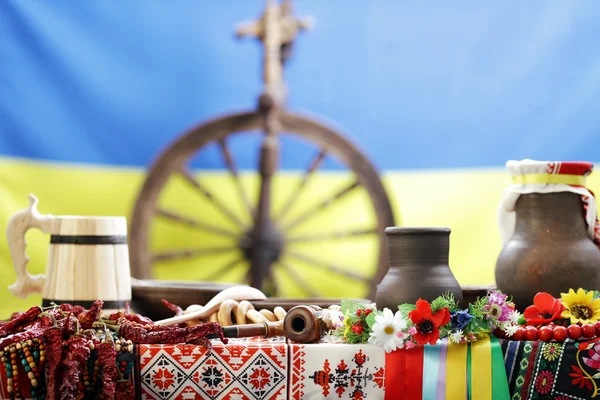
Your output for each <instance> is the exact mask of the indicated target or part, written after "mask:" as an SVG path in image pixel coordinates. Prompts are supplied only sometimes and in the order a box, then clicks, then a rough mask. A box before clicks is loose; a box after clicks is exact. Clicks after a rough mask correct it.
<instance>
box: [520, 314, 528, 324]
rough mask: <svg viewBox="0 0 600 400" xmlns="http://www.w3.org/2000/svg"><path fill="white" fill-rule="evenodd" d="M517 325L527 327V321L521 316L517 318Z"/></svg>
mask: <svg viewBox="0 0 600 400" xmlns="http://www.w3.org/2000/svg"><path fill="white" fill-rule="evenodd" d="M518 323H519V325H527V320H526V319H525V317H524V316H523V314H521V315H520V316H519V321H518Z"/></svg>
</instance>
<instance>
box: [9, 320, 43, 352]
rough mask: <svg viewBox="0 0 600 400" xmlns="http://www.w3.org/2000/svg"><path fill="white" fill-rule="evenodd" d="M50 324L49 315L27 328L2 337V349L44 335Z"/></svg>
mask: <svg viewBox="0 0 600 400" xmlns="http://www.w3.org/2000/svg"><path fill="white" fill-rule="evenodd" d="M50 326H52V320H51V319H50V318H48V317H42V318H41V319H39V320H37V321H35V323H33V324H31V326H30V327H29V328H28V329H27V330H25V331H22V332H17V333H13V334H12V335H9V336H6V337H4V338H2V339H0V349H3V348H5V347H6V346H10V345H12V344H15V343H19V342H24V341H27V340H29V339H33V338H40V337H42V336H43V335H44V331H45V330H46V329H47V328H48V327H50Z"/></svg>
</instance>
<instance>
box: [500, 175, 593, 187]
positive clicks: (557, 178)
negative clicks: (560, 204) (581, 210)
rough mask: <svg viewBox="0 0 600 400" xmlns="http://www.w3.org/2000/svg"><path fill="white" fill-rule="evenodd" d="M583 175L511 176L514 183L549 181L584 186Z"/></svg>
mask: <svg viewBox="0 0 600 400" xmlns="http://www.w3.org/2000/svg"><path fill="white" fill-rule="evenodd" d="M585 178H586V177H585V176H581V175H551V174H527V175H519V176H513V177H511V179H512V182H513V183H514V184H516V185H526V184H532V183H549V184H563V185H578V186H585Z"/></svg>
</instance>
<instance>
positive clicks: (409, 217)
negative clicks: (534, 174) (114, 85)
mask: <svg viewBox="0 0 600 400" xmlns="http://www.w3.org/2000/svg"><path fill="white" fill-rule="evenodd" d="M0 171H2V174H1V175H0V190H1V193H2V207H1V209H0V214H1V215H0V228H1V230H2V232H5V231H6V223H7V220H8V218H9V217H10V216H11V215H12V214H13V213H14V212H16V211H18V210H21V209H23V208H25V207H26V206H27V195H28V193H33V194H35V195H36V196H37V197H38V198H39V199H40V203H39V206H38V209H39V211H40V213H42V214H53V215H125V216H127V217H129V216H130V214H131V210H132V208H133V204H134V202H135V200H136V198H137V194H138V191H139V189H140V187H141V184H142V182H143V180H144V177H145V175H144V174H145V172H144V171H143V170H141V169H121V168H108V167H90V166H83V165H73V164H57V163H42V162H32V161H28V160H21V159H12V158H0ZM199 174H200V175H199V176H202V182H203V183H204V184H205V186H207V187H208V188H209V189H210V190H211V191H212V192H213V193H215V194H216V195H217V196H218V197H219V198H220V199H221V200H222V201H223V202H224V203H225V204H226V205H227V206H228V207H229V208H231V209H232V210H233V211H234V212H235V213H236V215H239V216H240V218H242V219H243V220H244V221H246V222H249V221H250V217H249V216H248V214H247V213H245V211H244V208H243V203H242V202H241V200H240V199H239V196H238V195H237V192H236V190H235V186H234V185H233V183H232V181H231V178H230V176H229V175H227V173H226V172H206V173H205V172H202V173H199ZM300 175H301V174H300V173H294V172H291V171H290V172H285V173H283V174H279V175H278V176H277V179H276V181H275V183H274V206H275V210H276V212H277V210H279V209H280V208H281V206H282V205H283V203H284V202H285V201H286V200H287V196H289V195H290V194H291V192H293V190H291V189H293V188H294V187H295V186H296V184H297V182H298V181H299V177H300ZM351 178H352V177H351V176H350V175H349V174H345V173H334V172H329V173H318V174H316V175H315V179H314V180H312V181H311V182H310V183H309V185H308V186H307V187H306V190H305V192H304V193H303V195H302V196H300V197H299V198H298V201H297V202H296V205H295V206H294V208H293V209H292V210H291V211H290V213H289V215H288V216H287V218H285V221H287V222H288V223H289V222H291V221H292V220H294V218H295V217H298V216H301V215H302V214H303V213H304V212H306V211H307V210H308V209H310V208H311V206H314V205H316V204H317V203H319V201H320V200H322V199H324V198H326V197H327V196H328V194H330V193H333V192H335V191H337V190H338V189H339V188H341V187H343V186H344V185H346V184H347V183H348V182H350V180H351ZM243 179H244V180H243V182H244V186H245V188H246V189H247V191H248V194H249V195H250V196H251V198H252V199H254V198H256V197H255V196H256V193H257V190H256V188H257V180H256V179H255V177H254V176H250V174H244V178H243ZM507 180H508V176H507V174H506V172H505V171H504V169H503V168H498V169H490V170H430V171H419V172H415V171H406V172H404V171H403V172H385V173H384V174H383V181H384V184H385V186H386V189H387V190H388V196H389V197H390V201H391V203H392V204H393V207H394V212H395V214H396V218H397V220H398V219H400V218H399V217H400V216H401V220H402V225H404V226H448V227H450V228H452V235H451V250H450V265H451V268H452V270H453V272H454V274H455V275H456V277H457V279H458V280H459V282H460V283H461V284H463V285H467V284H491V283H493V282H494V265H495V262H496V257H497V255H498V252H499V251H500V249H501V242H500V237H499V235H498V231H497V228H496V209H497V205H498V202H499V199H500V195H501V193H502V190H503V188H504V187H505V184H506V182H507ZM587 183H588V187H589V188H590V189H591V190H594V189H596V190H597V189H599V188H600V174H598V175H595V174H592V175H591V176H590V177H589V178H588V181H587ZM160 205H161V207H164V208H168V209H170V210H174V211H177V212H179V213H182V214H185V215H188V216H190V217H193V218H196V219H200V220H202V221H204V222H206V223H211V224H214V225H218V226H220V227H225V228H228V229H230V230H235V229H236V227H235V225H234V224H233V223H232V222H231V221H229V220H228V219H227V218H226V217H224V216H223V215H222V214H220V213H219V212H218V211H216V209H215V208H214V207H213V206H211V205H210V203H209V202H208V201H207V200H206V199H204V198H202V197H201V195H200V194H199V193H198V192H195V191H194V190H193V189H190V187H189V186H186V185H185V184H184V183H183V181H181V180H179V179H172V180H171V181H170V182H169V184H168V186H167V187H166V189H165V191H164V194H163V195H162V196H161V198H160ZM373 221H374V214H373V210H372V206H371V205H370V203H369V202H368V198H367V195H366V193H365V192H364V190H363V189H362V188H361V189H360V190H358V191H356V192H352V194H351V195H349V196H347V197H344V198H343V200H341V201H339V202H334V203H333V204H332V205H331V206H330V207H329V208H327V209H325V210H323V211H322V212H319V213H318V214H316V216H315V217H313V218H310V219H309V220H307V222H306V223H305V224H302V225H300V226H299V227H298V229H296V230H294V231H293V233H292V234H290V235H289V236H302V235H309V234H315V233H327V232H336V231H349V230H353V229H360V228H367V227H372V226H373ZM151 238H152V248H153V251H154V252H160V251H173V250H176V249H185V248H206V247H211V246H213V247H216V246H223V245H227V244H230V245H232V246H234V245H235V243H234V242H227V241H224V239H223V238H221V237H216V236H214V235H211V234H207V233H204V232H201V231H198V230H195V229H193V228H190V227H187V226H184V225H182V224H174V223H172V222H171V221H168V220H157V221H156V222H155V223H153V225H152V232H151ZM27 242H28V246H27V253H28V254H29V256H30V258H31V261H30V263H29V270H30V272H31V273H41V272H43V271H44V269H45V263H46V259H47V251H48V242H49V238H48V237H44V235H43V234H42V233H40V232H39V231H37V230H31V231H29V233H28V234H27ZM376 246H377V240H376V238H375V237H373V236H371V237H368V236H367V237H361V236H359V237H352V238H342V239H337V240H333V241H325V240H321V241H317V242H315V243H302V244H300V243H299V244H295V245H294V246H293V247H290V249H291V250H294V251H295V252H297V253H301V254H304V255H308V256H310V257H312V258H317V259H319V260H322V261H325V264H331V263H335V264H336V265H337V266H339V267H340V268H343V269H349V270H352V271H353V272H355V273H364V274H372V273H373V272H374V271H373V269H372V265H373V264H374V258H375V257H376V248H377V247H376ZM236 257H239V252H237V251H232V252H230V253H226V254H215V255H212V256H207V257H203V258H201V259H185V260H180V261H178V262H174V263H164V264H163V265H160V264H159V265H157V266H156V268H155V270H154V272H155V276H156V277H157V278H160V279H179V280H202V279H206V277H207V276H209V274H210V271H213V270H214V269H215V268H218V267H219V266H221V265H224V264H226V263H227V262H229V261H232V260H234V259H235V258H236ZM284 263H285V264H288V265H290V266H293V267H295V268H298V271H300V275H301V277H304V278H305V280H306V281H308V282H310V286H311V287H312V288H313V289H314V290H318V291H319V294H322V295H327V296H348V297H351V296H352V297H356V296H359V295H362V291H363V289H364V287H363V286H362V285H361V284H359V283H356V282H351V281H349V280H347V279H346V278H344V277H343V276H342V275H339V274H332V273H331V272H328V271H327V270H326V267H325V266H314V265H312V263H307V262H301V261H298V260H297V259H295V258H291V257H286V258H285V259H284ZM275 273H276V275H277V276H278V277H281V278H282V283H281V286H282V289H284V291H285V293H286V295H288V296H290V297H292V296H300V295H306V294H305V293H302V292H301V291H300V290H299V288H298V285H296V281H297V279H296V278H294V277H291V276H290V275H289V274H288V273H287V272H286V270H285V267H282V266H281V265H280V266H278V267H277V268H276V270H275ZM243 275H244V269H243V263H240V264H239V265H237V266H236V267H234V268H232V270H231V271H230V272H229V273H226V274H223V275H222V276H220V277H219V280H220V281H235V280H237V279H241V277H242V276H243ZM15 277H16V275H15V272H14V269H13V267H12V261H11V258H10V254H9V252H8V245H7V242H6V240H4V239H2V240H0V300H1V301H0V318H5V317H7V316H8V315H9V314H10V312H12V311H16V310H22V309H24V308H26V307H28V306H30V305H32V304H36V303H38V302H39V301H40V296H30V297H29V298H27V299H26V300H19V299H16V298H15V297H13V296H12V295H11V294H10V293H9V292H8V289H7V286H8V285H10V284H12V283H13V282H14V281H15V279H16V278H15Z"/></svg>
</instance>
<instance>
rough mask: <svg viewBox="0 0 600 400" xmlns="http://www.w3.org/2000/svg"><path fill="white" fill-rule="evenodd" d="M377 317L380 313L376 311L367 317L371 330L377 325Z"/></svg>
mask: <svg viewBox="0 0 600 400" xmlns="http://www.w3.org/2000/svg"><path fill="white" fill-rule="evenodd" d="M376 313H377V314H376ZM377 315H379V312H378V311H374V312H372V313H371V314H369V315H367V319H366V320H365V321H367V325H368V326H369V330H372V329H373V325H375V317H376V316H377Z"/></svg>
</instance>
